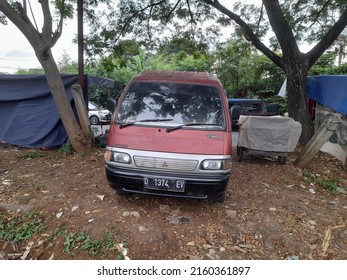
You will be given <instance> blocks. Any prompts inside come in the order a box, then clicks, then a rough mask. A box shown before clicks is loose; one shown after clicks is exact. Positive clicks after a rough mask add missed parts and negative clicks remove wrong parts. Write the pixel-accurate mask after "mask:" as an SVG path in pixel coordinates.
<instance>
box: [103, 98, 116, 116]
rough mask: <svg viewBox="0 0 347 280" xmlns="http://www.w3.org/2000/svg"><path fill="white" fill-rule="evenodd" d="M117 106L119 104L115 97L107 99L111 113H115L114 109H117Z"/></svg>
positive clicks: (107, 105)
mask: <svg viewBox="0 0 347 280" xmlns="http://www.w3.org/2000/svg"><path fill="white" fill-rule="evenodd" d="M116 106H117V101H116V100H114V99H113V98H108V99H107V103H106V107H107V110H109V111H110V112H111V113H113V112H114V109H116Z"/></svg>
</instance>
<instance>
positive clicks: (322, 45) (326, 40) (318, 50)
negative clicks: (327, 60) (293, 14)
mask: <svg viewBox="0 0 347 280" xmlns="http://www.w3.org/2000/svg"><path fill="white" fill-rule="evenodd" d="M346 25H347V9H346V10H345V11H344V12H343V14H342V15H341V16H340V18H339V20H338V21H337V22H336V23H335V24H334V25H333V27H332V28H330V30H329V31H328V32H327V33H326V34H325V35H324V37H323V38H322V39H321V40H320V41H319V42H318V43H317V45H315V46H314V47H313V48H312V49H311V50H310V51H309V52H308V53H306V54H305V57H306V58H307V59H308V63H309V66H312V65H313V64H314V63H315V62H316V61H317V60H318V58H319V57H320V56H321V55H322V54H323V53H324V51H325V50H326V49H327V48H328V47H329V46H330V45H331V44H333V43H334V41H335V40H336V39H337V38H338V36H339V35H340V34H341V32H342V31H343V30H344V29H345V27H346Z"/></svg>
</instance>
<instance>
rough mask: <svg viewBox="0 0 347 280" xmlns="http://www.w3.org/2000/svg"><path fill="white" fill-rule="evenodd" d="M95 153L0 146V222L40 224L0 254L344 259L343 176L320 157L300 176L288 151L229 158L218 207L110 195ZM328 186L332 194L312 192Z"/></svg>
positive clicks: (2, 243)
mask: <svg viewBox="0 0 347 280" xmlns="http://www.w3.org/2000/svg"><path fill="white" fill-rule="evenodd" d="M103 153H104V148H94V149H93V150H92V152H91V153H90V154H88V155H79V154H76V153H74V154H70V155H65V154H63V153H62V152H61V151H58V150H51V151H41V150H29V149H23V148H18V147H15V146H12V145H8V144H4V143H1V144H0V221H1V220H2V222H3V223H4V222H7V224H8V223H9V222H10V221H12V220H13V219H14V217H16V216H18V215H25V214H27V213H36V215H37V217H39V218H40V219H41V220H42V223H43V224H44V225H45V227H44V229H42V230H41V231H40V232H38V233H35V234H33V236H30V237H29V238H28V239H26V240H25V241H22V242H20V243H19V244H13V242H9V241H8V240H4V239H2V240H0V258H3V259H20V258H22V259H23V258H25V259H101V258H103V259H115V258H116V259H119V258H124V257H125V258H126V257H128V258H130V259H141V260H142V259H145V260H148V259H155V260H160V259H167V260H168V259H180V260H184V259H223V260H229V259H230V260H231V259H235V260H237V259H243V260H250V259H264V260H278V259H347V215H346V213H347V195H346V194H345V192H346V189H347V172H346V167H344V166H343V165H342V164H341V163H340V162H338V161H337V160H335V159H334V158H332V157H331V156H329V155H327V154H323V153H320V154H319V155H318V156H316V158H315V159H314V161H313V162H312V163H311V164H310V165H309V166H308V167H307V168H306V169H305V170H300V169H297V168H296V167H295V166H294V165H293V160H294V157H295V154H290V155H289V159H288V162H287V164H286V165H280V164H278V163H277V161H274V160H271V159H265V158H256V157H252V156H246V157H245V158H244V160H243V161H242V162H237V161H236V158H235V159H234V160H233V169H232V175H231V178H230V181H229V186H228V191H227V199H226V201H225V203H212V202H208V201H199V200H184V199H172V198H161V197H152V196H138V195H126V196H119V195H117V194H115V192H114V191H113V190H112V189H111V188H110V187H109V186H108V184H107V182H106V178H105V171H104V160H103ZM29 155H31V156H29ZM334 180H335V181H334ZM332 181H334V182H338V185H339V186H340V189H339V191H340V192H339V193H337V194H333V193H331V192H330V191H329V190H327V189H326V188H323V187H322V186H324V184H322V182H332ZM318 182H321V184H319V183H318ZM326 185H327V184H326ZM341 192H342V193H341ZM0 232H1V228H0ZM81 232H83V233H86V234H88V236H90V237H91V238H93V240H102V238H103V237H102V236H103V235H105V233H106V232H107V233H109V234H110V235H111V238H112V240H113V241H112V242H114V245H115V249H114V250H113V251H112V250H109V251H107V252H106V253H105V252H102V251H103V250H106V249H105V248H106V247H100V249H99V251H97V252H95V253H94V254H91V253H90V251H88V248H90V247H88V246H85V247H83V246H82V245H76V244H75V243H77V240H76V239H75V243H74V242H73V241H71V240H72V239H71V238H70V239H69V238H68V237H69V236H70V237H71V236H73V235H69V234H68V233H81ZM109 237H110V236H109ZM0 239H1V238H0ZM69 240H70V241H69ZM104 244H106V243H104ZM120 244H122V245H120ZM78 246H80V248H78ZM83 248H84V250H82V249H83ZM103 248H104V249H103ZM108 248H109V247H108ZM122 248H123V249H122ZM79 249H80V250H79ZM120 254H121V256H120Z"/></svg>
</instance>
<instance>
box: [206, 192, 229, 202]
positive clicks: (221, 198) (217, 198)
mask: <svg viewBox="0 0 347 280" xmlns="http://www.w3.org/2000/svg"><path fill="white" fill-rule="evenodd" d="M225 198H226V191H225V192H224V193H222V194H221V195H219V196H215V197H210V198H208V200H209V201H212V202H218V203H223V202H224V201H225Z"/></svg>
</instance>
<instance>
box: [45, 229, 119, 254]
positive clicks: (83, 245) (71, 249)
mask: <svg viewBox="0 0 347 280" xmlns="http://www.w3.org/2000/svg"><path fill="white" fill-rule="evenodd" d="M52 236H56V237H58V238H63V239H64V252H66V253H68V254H71V255H76V254H78V253H81V252H83V251H85V252H87V253H88V254H89V255H91V256H93V257H95V256H97V255H99V254H100V253H102V256H101V258H103V259H105V258H106V257H107V255H108V253H112V254H114V252H115V251H117V247H116V243H115V241H114V239H113V235H112V233H111V232H109V231H105V232H104V234H103V238H102V240H98V239H94V238H92V237H91V236H90V235H89V234H88V233H86V232H84V231H81V232H68V231H67V230H61V229H59V230H58V229H57V230H56V231H55V232H54V233H53V234H51V236H50V239H51V240H52V239H53V238H52ZM117 252H118V251H117ZM119 254H120V255H122V254H121V253H119ZM115 258H116V259H119V258H120V256H118V255H116V256H115ZM123 259H124V256H123Z"/></svg>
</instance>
